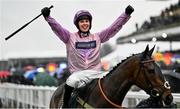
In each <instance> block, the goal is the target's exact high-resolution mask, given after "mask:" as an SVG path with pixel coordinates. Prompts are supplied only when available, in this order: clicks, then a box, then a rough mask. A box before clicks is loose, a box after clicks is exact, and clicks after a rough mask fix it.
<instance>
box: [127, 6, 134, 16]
mask: <svg viewBox="0 0 180 109" xmlns="http://www.w3.org/2000/svg"><path fill="white" fill-rule="evenodd" d="M133 11H134V8H133V7H132V6H130V5H129V6H127V7H126V9H125V13H126V14H128V15H131V13H132V12H133Z"/></svg>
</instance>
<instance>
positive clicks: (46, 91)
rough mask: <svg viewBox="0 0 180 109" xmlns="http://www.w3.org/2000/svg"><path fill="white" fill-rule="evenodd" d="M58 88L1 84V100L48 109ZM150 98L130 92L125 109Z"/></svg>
mask: <svg viewBox="0 0 180 109" xmlns="http://www.w3.org/2000/svg"><path fill="white" fill-rule="evenodd" d="M55 89H56V87H39V86H27V85H17V84H11V83H0V99H1V102H2V104H3V106H4V107H8V108H10V107H11V108H15V107H16V108H19V107H20V108H33V107H36V108H48V107H49V103H50V98H51V96H52V94H53V93H54V91H55ZM173 97H174V102H176V103H180V94H179V93H173ZM145 98H148V95H147V94H146V93H145V92H131V91H129V92H128V94H127V95H126V97H125V100H124V102H123V106H125V107H133V106H135V105H136V104H137V103H138V102H139V101H140V100H142V99H145Z"/></svg>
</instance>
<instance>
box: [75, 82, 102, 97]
mask: <svg viewBox="0 0 180 109" xmlns="http://www.w3.org/2000/svg"><path fill="white" fill-rule="evenodd" d="M97 80H98V79H94V80H93V81H91V82H90V83H88V84H87V85H86V86H84V87H81V88H78V89H77V90H76V91H77V92H78V95H79V96H80V97H81V98H84V97H87V95H89V94H90V93H91V92H92V91H93V90H94V88H95V87H96V86H97Z"/></svg>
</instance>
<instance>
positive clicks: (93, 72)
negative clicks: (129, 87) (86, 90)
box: [41, 5, 134, 108]
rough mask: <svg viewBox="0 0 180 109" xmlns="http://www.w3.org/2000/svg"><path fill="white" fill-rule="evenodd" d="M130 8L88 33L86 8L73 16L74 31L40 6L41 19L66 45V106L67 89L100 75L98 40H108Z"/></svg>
mask: <svg viewBox="0 0 180 109" xmlns="http://www.w3.org/2000/svg"><path fill="white" fill-rule="evenodd" d="M133 11H134V8H133V7H132V6H130V5H129V6H127V7H126V9H125V12H123V13H122V14H121V15H120V16H119V17H118V18H117V19H116V20H115V21H114V22H113V24H112V25H110V26H109V27H108V28H106V29H104V30H102V31H101V32H97V33H94V34H92V33H91V32H90V29H91V26H92V15H91V13H90V12H89V11H87V10H80V11H78V12H77V13H76V14H75V16H74V20H73V22H74V25H75V26H76V27H77V29H78V32H74V33H72V32H70V31H68V30H67V29H65V28H63V27H62V26H61V25H60V24H59V23H58V22H57V21H56V20H55V19H54V18H52V17H51V16H50V9H49V8H47V7H45V8H43V9H42V10H41V13H42V15H43V16H44V18H45V20H46V21H47V22H48V24H49V25H50V27H51V29H52V30H53V32H54V33H55V34H56V35H57V36H58V38H59V39H60V40H62V41H63V42H64V43H65V45H66V49H67V59H68V68H69V70H70V72H71V75H70V76H69V78H68V79H67V80H66V84H65V94H64V105H63V108H67V107H69V106H68V102H69V99H70V97H71V93H72V91H73V89H74V88H80V87H82V86H85V84H87V83H89V82H90V81H91V80H93V79H95V78H102V77H103V76H105V75H106V73H103V72H101V71H100V70H101V62H100V47H101V43H104V42H106V41H108V40H109V39H110V38H111V37H113V36H115V34H116V33H117V32H118V31H119V30H120V29H121V28H122V26H123V25H124V24H125V23H126V22H127V21H128V20H129V18H130V15H131V13H132V12H133Z"/></svg>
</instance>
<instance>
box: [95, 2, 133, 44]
mask: <svg viewBox="0 0 180 109" xmlns="http://www.w3.org/2000/svg"><path fill="white" fill-rule="evenodd" d="M133 11H134V8H133V7H131V6H130V5H129V6H128V7H126V9H125V12H124V13H122V14H121V15H120V16H119V17H118V18H117V19H116V20H115V21H114V22H113V23H112V24H111V25H110V26H109V27H108V28H106V29H104V30H102V31H101V32H99V33H97V34H98V36H99V37H100V39H101V42H102V43H103V42H106V41H108V40H109V39H110V38H111V37H113V36H115V34H116V33H117V32H119V30H121V28H122V26H123V25H124V24H125V23H126V22H127V21H128V20H129V19H130V15H131V13H132V12H133Z"/></svg>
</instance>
